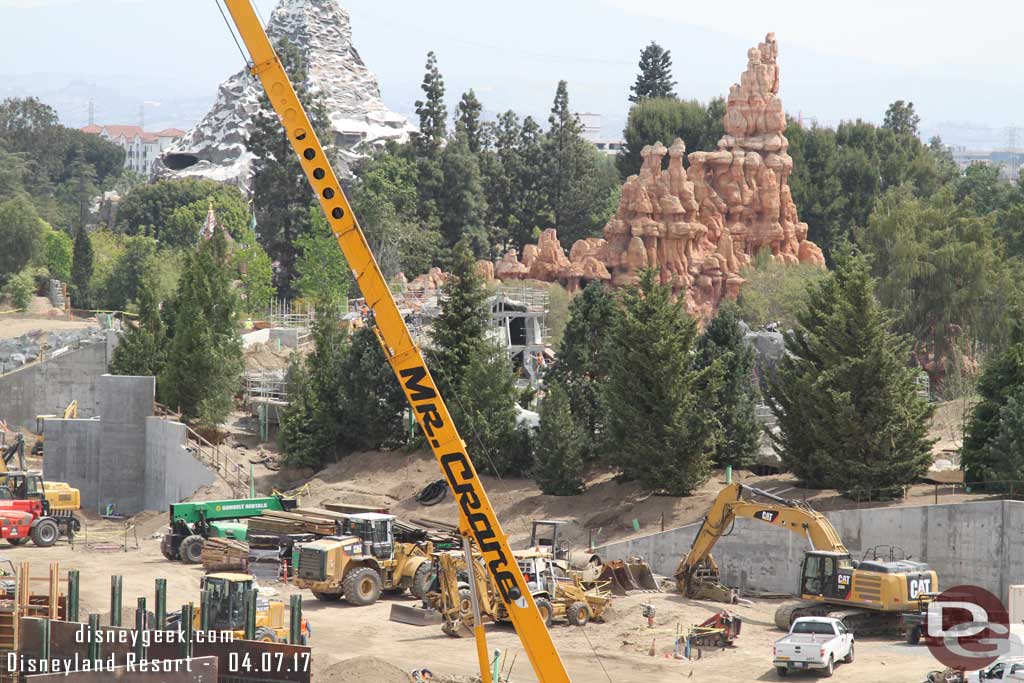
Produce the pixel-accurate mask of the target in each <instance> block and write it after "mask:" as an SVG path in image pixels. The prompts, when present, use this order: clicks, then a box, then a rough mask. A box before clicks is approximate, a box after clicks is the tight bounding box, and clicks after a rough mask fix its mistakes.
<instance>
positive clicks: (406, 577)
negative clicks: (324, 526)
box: [295, 512, 434, 606]
mask: <svg viewBox="0 0 1024 683" xmlns="http://www.w3.org/2000/svg"><path fill="white" fill-rule="evenodd" d="M394 522H395V517H394V515H385V514H381V513H377V512H364V513H359V514H354V515H348V516H347V519H345V520H344V522H342V531H341V535H338V536H327V537H325V538H321V539H319V540H316V541H313V542H312V543H305V544H302V545H301V546H300V547H299V549H298V562H297V568H296V574H295V585H296V586H297V587H298V588H308V589H309V590H311V591H312V592H313V596H314V597H315V598H316V599H317V600H322V601H324V602H336V601H338V600H340V599H341V598H342V597H344V598H345V601H346V602H348V603H349V604H352V605H357V606H365V605H372V604H373V603H375V602H377V598H379V597H380V594H381V591H387V592H389V593H401V592H403V591H405V590H409V591H410V592H411V593H412V594H413V595H414V596H416V597H417V598H420V599H422V598H423V597H424V595H425V594H426V591H427V585H428V584H429V582H430V578H431V560H430V555H431V553H432V552H433V550H434V549H433V545H432V544H431V543H430V542H424V543H399V542H396V541H395V536H394Z"/></svg>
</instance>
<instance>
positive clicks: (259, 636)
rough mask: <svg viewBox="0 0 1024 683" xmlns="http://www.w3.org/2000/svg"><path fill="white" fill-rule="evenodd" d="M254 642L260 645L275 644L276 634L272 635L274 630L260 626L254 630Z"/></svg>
mask: <svg viewBox="0 0 1024 683" xmlns="http://www.w3.org/2000/svg"><path fill="white" fill-rule="evenodd" d="M256 640H258V641H259V642H261V643H276V642H277V634H276V633H274V629H272V628H267V627H266V626H260V627H259V628H258V629H256Z"/></svg>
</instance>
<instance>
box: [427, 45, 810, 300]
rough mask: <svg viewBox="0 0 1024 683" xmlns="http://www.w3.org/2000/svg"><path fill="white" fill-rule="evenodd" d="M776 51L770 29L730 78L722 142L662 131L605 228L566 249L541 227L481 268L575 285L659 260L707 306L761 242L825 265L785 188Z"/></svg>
mask: <svg viewBox="0 0 1024 683" xmlns="http://www.w3.org/2000/svg"><path fill="white" fill-rule="evenodd" d="M777 56H778V45H777V44H776V42H775V35H774V34H772V33H769V34H768V35H767V37H766V38H765V40H764V42H763V43H760V44H759V45H758V46H757V47H754V48H751V49H750V50H749V51H748V52H747V68H746V70H745V71H744V72H743V74H742V75H741V76H740V82H739V83H736V84H734V85H733V86H732V87H731V88H730V90H729V99H728V101H727V103H726V114H725V122H724V123H725V131H726V134H725V135H724V136H723V137H722V139H721V140H719V142H718V149H717V150H715V151H712V152H704V151H695V152H691V153H690V154H689V155H688V156H687V155H686V145H685V144H684V142H683V141H682V140H679V139H676V140H675V141H674V142H672V144H671V145H670V146H669V147H668V148H666V147H665V146H664V145H663V144H662V143H661V142H656V143H654V144H653V145H648V146H647V147H644V149H643V150H642V151H641V157H642V158H643V165H642V167H641V168H640V173H639V174H638V175H634V176H630V177H629V178H628V179H627V180H626V182H625V184H624V185H623V186H622V197H621V199H620V201H619V207H618V211H617V212H616V214H615V216H613V217H612V219H611V220H610V221H608V224H607V225H605V228H604V238H603V239H601V238H596V237H592V238H587V239H585V240H579V241H577V242H576V243H575V244H573V245H572V248H571V249H570V250H569V253H568V255H566V253H565V250H564V249H563V248H562V245H561V244H560V243H559V241H558V236H557V235H556V234H555V231H554V230H545V231H544V233H543V234H541V236H540V240H539V241H538V243H537V244H536V245H533V244H529V245H526V246H525V247H524V248H523V253H522V256H521V257H520V255H519V254H517V253H516V251H515V250H511V251H509V253H507V254H505V256H504V257H503V258H501V259H500V260H498V261H496V262H495V263H493V264H492V263H490V262H481V263H480V264H479V269H480V272H481V273H483V274H484V275H486V276H490V277H494V278H497V279H499V280H516V279H526V278H530V279H538V280H545V281H548V282H561V283H562V284H564V285H565V286H566V287H567V288H569V289H570V290H574V289H576V288H578V287H579V286H581V285H583V284H586V283H587V282H589V281H592V280H601V281H605V282H607V283H609V284H610V285H612V286H615V287H620V286H628V285H632V284H635V283H636V282H637V281H638V279H639V275H638V271H640V270H642V269H645V268H656V269H657V270H658V271H659V272H660V278H661V282H662V283H663V284H668V285H671V287H672V289H673V291H674V292H675V294H676V295H677V296H679V297H680V298H681V299H682V300H683V301H684V302H685V305H686V308H687V309H688V310H689V311H690V313H692V314H694V315H697V316H701V317H708V316H710V315H711V314H712V313H713V311H714V310H715V309H716V308H717V306H718V303H719V302H720V301H721V300H722V298H723V297H727V296H730V297H735V296H736V295H737V294H738V292H739V288H740V286H741V285H742V284H743V278H742V277H740V274H739V273H740V269H741V268H742V267H743V266H744V265H746V264H748V263H750V261H751V259H752V258H753V257H754V256H755V255H756V254H757V253H759V252H760V251H761V250H762V249H768V250H770V251H771V254H772V257H773V258H774V259H776V260H778V261H780V262H782V263H785V264H796V263H813V264H817V265H820V266H822V267H824V264H825V260H824V258H823V257H822V253H821V249H819V248H818V246H817V245H815V244H814V243H813V242H811V241H809V240H808V239H807V224H806V223H801V222H800V219H799V218H798V216H797V210H796V205H795V204H794V203H793V197H792V195H791V194H790V190H789V182H788V179H789V176H790V174H791V173H792V171H793V159H792V157H790V156H789V154H787V153H786V150H787V148H788V146H789V143H788V141H787V140H786V137H785V135H784V134H783V133H784V131H785V128H786V116H785V113H784V112H783V109H782V101H781V100H780V99H779V97H778V92H779V67H778V63H777V61H776V58H777ZM666 156H668V163H667V166H666V163H665V157H666ZM684 156H686V157H687V159H688V161H689V167H688V168H686V167H684V165H683V157H684ZM413 284H417V283H415V282H414V283H413Z"/></svg>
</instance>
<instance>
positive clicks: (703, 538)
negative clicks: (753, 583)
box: [675, 484, 848, 602]
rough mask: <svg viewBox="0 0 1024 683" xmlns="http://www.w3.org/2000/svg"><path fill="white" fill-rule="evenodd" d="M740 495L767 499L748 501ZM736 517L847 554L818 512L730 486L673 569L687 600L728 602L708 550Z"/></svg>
mask: <svg viewBox="0 0 1024 683" xmlns="http://www.w3.org/2000/svg"><path fill="white" fill-rule="evenodd" d="M744 494H746V495H747V496H750V497H760V498H765V499H767V500H766V501H763V502H762V501H756V500H748V499H745V498H744ZM736 518H744V519H755V520H757V521H759V522H764V523H766V524H771V525H773V526H776V527H779V528H782V529H786V530H788V531H792V532H793V533H796V534H799V535H800V536H802V537H804V538H805V539H807V542H808V543H810V545H811V547H812V548H814V549H815V550H828V551H832V552H841V553H846V552H848V551H847V550H846V547H845V546H844V545H843V541H842V539H840V538H839V533H838V532H837V531H836V530H835V527H833V526H832V523H831V522H830V521H828V518H827V517H825V516H824V515H823V514H821V513H820V512H816V511H814V510H812V509H811V508H810V507H808V506H807V505H806V504H804V503H802V502H800V501H796V500H787V499H785V498H781V497H779V496H776V495H773V494H771V493H768V492H766V491H761V490H760V489H756V488H753V487H750V486H744V485H743V484H730V485H729V486H727V487H725V488H724V489H722V491H721V493H719V494H718V497H717V498H716V499H715V502H714V503H713V504H712V506H711V510H710V511H709V512H708V514H707V516H706V517H705V518H704V522H703V523H702V524H701V527H700V531H698V532H697V536H696V538H694V539H693V545H692V546H690V552H689V553H687V555H686V557H684V558H683V559H682V561H681V562H680V563H679V566H678V567H676V573H675V576H676V584H677V587H678V588H679V592H680V593H682V594H683V595H686V596H687V597H691V598H708V599H714V600H723V601H725V602H731V596H732V591H731V590H730V589H728V588H726V587H724V586H722V585H721V583H720V582H719V573H718V565H717V564H716V563H715V560H714V558H713V557H712V556H711V549H712V548H714V547H715V543H717V542H718V539H719V538H721V537H722V536H727V535H728V534H729V533H730V531H731V530H732V525H733V522H735V520H736Z"/></svg>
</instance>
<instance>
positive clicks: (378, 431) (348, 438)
mask: <svg viewBox="0 0 1024 683" xmlns="http://www.w3.org/2000/svg"><path fill="white" fill-rule="evenodd" d="M337 392H338V394H339V399H340V404H341V415H340V421H339V429H340V438H341V445H342V447H343V448H346V449H348V450H367V449H378V448H397V447H399V446H401V445H402V444H404V443H405V441H406V434H407V431H406V423H405V409H406V408H407V407H408V403H407V402H406V398H405V393H404V392H403V391H402V387H401V386H399V384H398V381H397V380H396V379H395V373H394V371H393V370H392V369H391V366H390V365H389V364H388V362H387V359H385V358H384V351H383V350H382V349H381V348H380V342H379V341H378V340H377V335H376V334H375V333H374V331H373V329H372V327H371V326H366V327H362V328H360V329H359V330H357V331H356V333H355V334H354V335H352V340H351V342H350V344H349V346H348V350H347V353H346V354H345V358H344V359H343V361H342V363H341V377H340V383H339V385H338V387H337Z"/></svg>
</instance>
